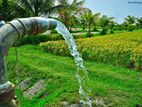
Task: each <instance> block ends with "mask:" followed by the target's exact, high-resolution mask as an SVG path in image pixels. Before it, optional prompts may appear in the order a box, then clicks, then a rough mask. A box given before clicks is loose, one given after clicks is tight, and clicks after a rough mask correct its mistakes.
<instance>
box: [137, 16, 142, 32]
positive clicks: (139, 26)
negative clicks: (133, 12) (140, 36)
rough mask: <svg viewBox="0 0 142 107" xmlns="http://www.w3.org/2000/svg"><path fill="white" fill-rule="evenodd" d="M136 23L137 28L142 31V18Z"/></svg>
mask: <svg viewBox="0 0 142 107" xmlns="http://www.w3.org/2000/svg"><path fill="white" fill-rule="evenodd" d="M136 21H137V23H136V24H137V26H138V29H142V17H141V18H136Z"/></svg>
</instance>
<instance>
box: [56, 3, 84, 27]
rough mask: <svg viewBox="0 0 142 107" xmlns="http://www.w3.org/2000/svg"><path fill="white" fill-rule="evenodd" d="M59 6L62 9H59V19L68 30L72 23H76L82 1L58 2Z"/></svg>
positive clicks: (81, 8)
mask: <svg viewBox="0 0 142 107" xmlns="http://www.w3.org/2000/svg"><path fill="white" fill-rule="evenodd" d="M58 4H59V6H62V8H60V9H59V11H58V13H59V19H60V20H61V21H62V22H63V23H64V24H65V26H66V27H67V28H68V29H71V28H70V27H72V26H73V24H75V23H73V22H74V21H76V20H77V19H76V18H77V16H78V14H79V13H80V12H82V10H83V9H84V8H83V4H84V0H81V1H79V0H73V1H72V2H70V1H69V0H58Z"/></svg>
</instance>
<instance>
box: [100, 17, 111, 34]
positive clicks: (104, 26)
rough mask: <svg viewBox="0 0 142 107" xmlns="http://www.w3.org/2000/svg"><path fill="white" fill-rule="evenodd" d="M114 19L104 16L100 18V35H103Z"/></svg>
mask: <svg viewBox="0 0 142 107" xmlns="http://www.w3.org/2000/svg"><path fill="white" fill-rule="evenodd" d="M113 19H114V18H113V17H110V18H109V17H108V16H106V15H103V16H102V17H101V18H100V27H101V28H102V30H101V34H102V35H105V34H106V33H107V31H108V29H109V27H110V23H111V22H112V20H113Z"/></svg>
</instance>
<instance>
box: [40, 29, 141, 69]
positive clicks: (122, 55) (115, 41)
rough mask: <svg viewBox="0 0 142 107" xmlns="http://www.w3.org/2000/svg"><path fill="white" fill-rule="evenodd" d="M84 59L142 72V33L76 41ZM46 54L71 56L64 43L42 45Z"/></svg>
mask: <svg viewBox="0 0 142 107" xmlns="http://www.w3.org/2000/svg"><path fill="white" fill-rule="evenodd" d="M76 43H77V45H78V50H79V51H80V52H81V54H82V56H83V58H84V59H89V60H94V61H99V62H105V63H111V64H113V65H121V66H125V67H129V68H135V69H137V70H142V33H141V32H131V33H121V34H115V36H114V35H109V36H105V37H95V38H85V39H78V40H76ZM40 46H41V48H42V49H43V50H44V51H45V52H50V53H53V54H57V55H67V56H69V55H70V54H69V50H68V48H67V45H66V44H65V43H64V41H54V42H46V43H41V44H40Z"/></svg>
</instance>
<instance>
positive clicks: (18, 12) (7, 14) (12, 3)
mask: <svg viewBox="0 0 142 107" xmlns="http://www.w3.org/2000/svg"><path fill="white" fill-rule="evenodd" d="M17 1H18V0H0V13H2V14H3V16H4V20H6V21H8V20H12V19H13V18H16V17H24V15H25V14H23V13H25V10H23V9H22V8H20V7H19V6H18V3H17Z"/></svg>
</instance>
